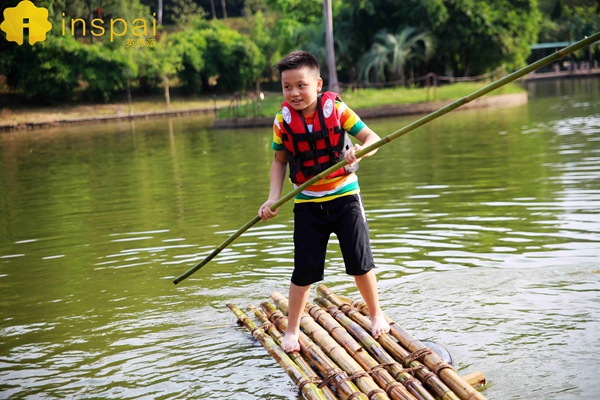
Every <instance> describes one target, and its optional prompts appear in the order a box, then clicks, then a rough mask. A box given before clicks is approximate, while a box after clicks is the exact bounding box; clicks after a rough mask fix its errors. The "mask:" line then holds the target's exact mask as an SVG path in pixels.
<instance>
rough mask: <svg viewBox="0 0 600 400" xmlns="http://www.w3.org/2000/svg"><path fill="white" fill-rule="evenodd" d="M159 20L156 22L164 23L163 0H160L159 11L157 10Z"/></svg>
mask: <svg viewBox="0 0 600 400" xmlns="http://www.w3.org/2000/svg"><path fill="white" fill-rule="evenodd" d="M157 14H158V16H157V20H156V22H157V23H158V25H162V18H163V0H158V11H157Z"/></svg>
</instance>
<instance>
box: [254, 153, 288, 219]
mask: <svg viewBox="0 0 600 400" xmlns="http://www.w3.org/2000/svg"><path fill="white" fill-rule="evenodd" d="M286 172H287V155H286V153H285V150H275V157H273V162H272V163H271V174H270V177H271V183H270V185H269V198H268V199H267V201H265V202H264V204H263V205H262V206H260V208H259V209H258V215H259V216H260V217H261V218H262V219H263V221H266V220H268V219H269V218H273V217H276V216H277V214H278V213H279V209H278V208H277V209H275V211H271V208H270V207H271V205H272V204H273V203H275V202H276V201H277V200H279V198H280V197H281V191H282V190H283V182H284V181H285V174H286Z"/></svg>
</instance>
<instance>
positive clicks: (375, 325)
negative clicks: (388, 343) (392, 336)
mask: <svg viewBox="0 0 600 400" xmlns="http://www.w3.org/2000/svg"><path fill="white" fill-rule="evenodd" d="M389 332H390V324H388V323H387V321H386V320H385V317H384V316H383V315H376V316H374V317H371V335H372V336H373V337H374V338H375V339H379V336H380V335H381V334H383V333H389Z"/></svg>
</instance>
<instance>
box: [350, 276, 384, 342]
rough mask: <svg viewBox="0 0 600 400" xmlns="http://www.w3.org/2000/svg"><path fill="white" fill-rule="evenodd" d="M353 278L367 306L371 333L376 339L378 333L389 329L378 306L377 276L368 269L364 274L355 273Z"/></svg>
mask: <svg viewBox="0 0 600 400" xmlns="http://www.w3.org/2000/svg"><path fill="white" fill-rule="evenodd" d="M354 280H355V281H356V287H357V288H358V290H359V292H360V294H361V295H362V297H363V299H364V300H365V303H367V306H368V307H369V317H370V318H371V334H372V335H373V337H374V338H375V339H378V338H379V335H381V334H382V333H388V332H389V331H390V325H389V324H388V323H387V321H386V320H385V317H384V316H383V311H381V308H380V307H379V295H378V293H377V277H375V272H373V270H370V271H369V272H367V273H366V274H363V275H356V276H355V277H354Z"/></svg>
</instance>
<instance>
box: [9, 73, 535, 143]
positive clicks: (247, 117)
mask: <svg viewBox="0 0 600 400" xmlns="http://www.w3.org/2000/svg"><path fill="white" fill-rule="evenodd" d="M483 86H485V83H483V82H477V83H457V84H453V85H445V86H442V87H439V88H437V89H434V88H430V89H427V88H404V87H400V88H386V89H360V90H358V91H356V92H353V91H348V92H345V93H343V98H344V100H345V101H346V102H347V103H348V104H351V105H352V107H353V109H355V110H356V111H357V112H359V113H360V115H361V116H362V117H363V118H376V117H384V116H394V115H406V114H420V113H429V112H432V111H434V110H436V109H438V108H440V107H443V106H444V105H446V104H448V103H449V102H451V101H454V100H457V99H459V98H461V97H463V96H466V95H468V94H469V93H472V92H474V91H475V90H478V89H479V88H481V87H483ZM498 93H501V94H504V95H510V94H521V96H520V97H519V96H517V97H518V98H519V99H520V100H514V98H513V97H510V96H509V97H498V96H495V95H494V94H498ZM135 97H136V98H137V99H136V100H134V101H133V102H132V104H131V106H130V105H129V104H128V103H127V101H123V102H119V103H113V104H87V105H86V104H79V105H63V106H55V107H42V106H37V107H36V106H28V105H16V106H11V105H7V103H6V102H4V104H3V105H0V132H2V131H4V132H8V131H13V130H25V129H37V128H48V127H52V126H64V125H73V124H85V123H101V122H112V121H124V120H134V119H149V118H164V117H177V116H182V115H194V114H214V115H217V114H218V116H219V118H215V123H214V126H215V127H216V128H226V127H227V128H231V127H250V126H268V125H269V124H270V123H272V121H273V115H274V114H275V113H276V112H277V111H278V110H279V108H280V107H281V94H280V93H279V92H269V93H266V98H265V99H264V101H261V107H260V114H258V115H260V116H259V117H255V114H253V112H255V110H256V107H254V106H255V103H253V101H252V100H248V101H247V100H246V99H242V101H241V102H240V103H238V104H241V105H240V106H239V107H238V109H237V115H238V116H240V117H238V118H227V116H228V115H229V114H230V113H231V115H233V109H232V108H230V107H229V106H230V104H231V103H232V101H231V99H232V97H230V96H229V95H221V96H217V97H214V98H213V97H212V96H205V97H193V98H185V97H181V98H179V99H177V100H173V101H172V102H171V104H170V106H169V107H166V105H165V103H164V98H163V97H162V96H150V97H149V96H145V97H142V96H135ZM486 98H490V99H491V98H495V99H496V100H495V105H498V104H499V103H498V102H500V103H504V102H507V103H508V104H511V103H514V102H515V101H516V102H517V104H522V102H523V99H525V100H524V101H526V98H527V95H526V93H525V91H524V89H522V88H521V87H520V86H518V85H517V84H510V85H507V86H505V87H504V88H501V89H499V90H498V91H496V92H494V93H491V94H490V95H488V96H486ZM433 99H435V100H436V101H431V100H433ZM484 103H485V102H484ZM474 104H480V103H477V102H474ZM486 104H487V103H486ZM471 106H473V105H471ZM483 106H486V105H483ZM250 109H253V110H252V111H249V110H250ZM241 116H243V117H241Z"/></svg>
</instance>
